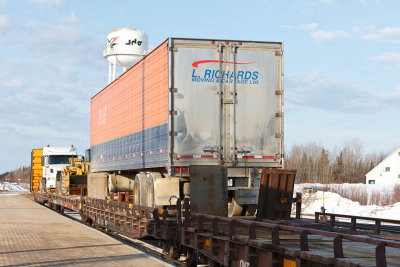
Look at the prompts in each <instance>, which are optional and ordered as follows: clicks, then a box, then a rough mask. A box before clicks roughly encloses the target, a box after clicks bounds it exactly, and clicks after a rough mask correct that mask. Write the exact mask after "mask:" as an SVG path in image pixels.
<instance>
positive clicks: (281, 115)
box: [275, 113, 283, 118]
mask: <svg viewBox="0 0 400 267" xmlns="http://www.w3.org/2000/svg"><path fill="white" fill-rule="evenodd" d="M275 117H276V118H281V117H283V113H275Z"/></svg>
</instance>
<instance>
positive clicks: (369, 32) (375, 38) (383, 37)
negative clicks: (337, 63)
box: [360, 27, 400, 44]
mask: <svg viewBox="0 0 400 267" xmlns="http://www.w3.org/2000/svg"><path fill="white" fill-rule="evenodd" d="M360 38H361V39H362V40H365V41H371V42H381V43H394V44H399V43H400V27H384V28H381V29H376V28H374V27H368V28H365V29H363V30H360Z"/></svg>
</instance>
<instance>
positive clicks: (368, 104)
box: [285, 73, 400, 113]
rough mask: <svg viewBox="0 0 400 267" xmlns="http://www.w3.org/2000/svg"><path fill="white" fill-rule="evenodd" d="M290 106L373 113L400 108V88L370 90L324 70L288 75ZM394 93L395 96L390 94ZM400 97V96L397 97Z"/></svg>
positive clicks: (287, 89)
mask: <svg viewBox="0 0 400 267" xmlns="http://www.w3.org/2000/svg"><path fill="white" fill-rule="evenodd" d="M285 88H286V89H285V92H286V101H287V102H288V104H287V105H286V107H289V106H290V107H291V108H296V107H299V106H301V107H303V106H304V107H313V108H318V109H321V110H328V111H339V112H350V113H360V112H372V111H373V110H375V109H377V108H379V109H382V108H385V107H389V106H394V107H397V108H399V107H400V90H399V89H395V90H394V91H391V92H390V91H389V92H385V93H377V92H378V91H380V90H375V91H370V90H367V89H365V88H362V87H359V86H356V85H354V84H353V83H350V82H346V81H340V80H338V79H336V78H333V77H329V76H326V75H323V74H321V73H297V74H293V75H287V76H286V83H285ZM390 96H391V97H390ZM396 96H397V97H396Z"/></svg>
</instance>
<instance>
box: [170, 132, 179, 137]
mask: <svg viewBox="0 0 400 267" xmlns="http://www.w3.org/2000/svg"><path fill="white" fill-rule="evenodd" d="M168 135H169V136H178V133H177V132H169V133H168Z"/></svg>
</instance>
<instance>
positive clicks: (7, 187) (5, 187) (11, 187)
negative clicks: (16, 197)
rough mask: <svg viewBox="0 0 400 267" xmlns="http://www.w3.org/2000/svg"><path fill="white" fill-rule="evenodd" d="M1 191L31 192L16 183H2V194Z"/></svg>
mask: <svg viewBox="0 0 400 267" xmlns="http://www.w3.org/2000/svg"><path fill="white" fill-rule="evenodd" d="M1 191H13V192H17V191H18V192H27V191H29V190H27V189H25V188H23V187H21V186H19V185H18V184H16V183H0V192H1Z"/></svg>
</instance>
